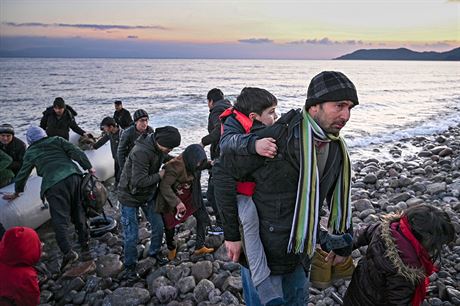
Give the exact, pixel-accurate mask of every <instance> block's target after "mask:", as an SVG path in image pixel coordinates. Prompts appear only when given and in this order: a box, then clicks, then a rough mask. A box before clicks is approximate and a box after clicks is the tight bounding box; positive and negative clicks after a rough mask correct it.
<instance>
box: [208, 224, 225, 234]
mask: <svg viewBox="0 0 460 306" xmlns="http://www.w3.org/2000/svg"><path fill="white" fill-rule="evenodd" d="M208 234H209V235H223V234H224V229H223V228H222V226H219V225H212V226H210V227H209V228H208Z"/></svg>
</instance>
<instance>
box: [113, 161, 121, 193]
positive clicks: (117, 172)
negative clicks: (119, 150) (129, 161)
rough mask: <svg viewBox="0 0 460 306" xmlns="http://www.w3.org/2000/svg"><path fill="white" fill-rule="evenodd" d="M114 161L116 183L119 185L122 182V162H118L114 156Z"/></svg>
mask: <svg viewBox="0 0 460 306" xmlns="http://www.w3.org/2000/svg"><path fill="white" fill-rule="evenodd" d="M114 161H115V184H116V185H117V186H118V183H119V182H120V176H121V169H120V164H119V163H118V159H117V158H114Z"/></svg>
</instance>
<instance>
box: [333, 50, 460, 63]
mask: <svg viewBox="0 0 460 306" xmlns="http://www.w3.org/2000/svg"><path fill="white" fill-rule="evenodd" d="M336 59H337V60H395V61H460V48H455V49H452V50H450V51H446V52H434V51H430V52H417V51H412V50H409V49H406V48H399V49H360V50H356V51H355V52H353V53H350V54H346V55H342V56H340V57H338V58H336Z"/></svg>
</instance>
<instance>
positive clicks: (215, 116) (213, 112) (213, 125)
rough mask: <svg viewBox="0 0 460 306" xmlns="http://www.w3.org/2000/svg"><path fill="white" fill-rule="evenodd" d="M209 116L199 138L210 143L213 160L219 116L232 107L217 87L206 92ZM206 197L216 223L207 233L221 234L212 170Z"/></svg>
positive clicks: (218, 130)
mask: <svg viewBox="0 0 460 306" xmlns="http://www.w3.org/2000/svg"><path fill="white" fill-rule="evenodd" d="M207 100H208V107H209V116H208V135H206V136H204V137H203V138H201V145H202V146H203V147H206V146H207V145H211V149H210V152H211V160H215V159H216V158H218V157H219V154H220V152H219V151H220V150H219V141H220V134H221V122H220V118H219V116H220V115H221V114H222V113H223V112H224V111H225V110H226V109H227V108H229V107H232V104H231V103H230V101H228V100H227V99H225V98H224V93H223V92H222V90H220V89H219V88H213V89H211V90H210V91H209V92H208V95H207ZM206 199H207V200H208V203H209V204H211V207H212V209H213V211H214V214H215V216H216V225H214V226H211V227H210V228H209V230H208V233H209V234H212V235H221V234H223V229H222V218H221V217H220V212H219V209H218V207H217V205H216V200H215V197H214V185H213V181H212V172H211V171H209V179H208V190H207V191H206Z"/></svg>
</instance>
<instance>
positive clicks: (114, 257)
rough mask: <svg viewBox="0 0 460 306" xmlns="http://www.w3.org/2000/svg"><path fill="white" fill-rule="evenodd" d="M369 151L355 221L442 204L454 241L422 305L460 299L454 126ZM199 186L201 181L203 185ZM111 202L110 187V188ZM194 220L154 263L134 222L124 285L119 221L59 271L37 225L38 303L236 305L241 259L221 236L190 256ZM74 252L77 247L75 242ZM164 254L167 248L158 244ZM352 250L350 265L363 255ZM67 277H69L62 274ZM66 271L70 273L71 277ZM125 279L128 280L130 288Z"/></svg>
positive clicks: (356, 192) (330, 298)
mask: <svg viewBox="0 0 460 306" xmlns="http://www.w3.org/2000/svg"><path fill="white" fill-rule="evenodd" d="M373 149H379V152H376V151H374V153H375V156H371V157H368V156H365V157H363V158H357V157H358V156H359V154H353V155H352V156H351V159H352V167H353V171H354V177H353V179H352V204H353V222H354V224H355V227H358V226H363V225H364V224H368V223H373V222H376V221H378V220H379V218H380V217H381V216H382V215H386V214H388V213H391V212H395V211H397V210H401V209H405V208H407V207H409V206H412V205H415V204H418V203H421V202H425V203H429V204H432V205H436V206H439V207H442V208H443V209H444V210H445V211H446V212H447V213H448V214H449V216H450V217H451V219H452V222H453V223H454V227H455V230H456V234H457V239H456V241H455V243H453V244H452V245H450V246H448V247H446V248H445V249H444V252H443V254H442V267H441V269H440V271H439V272H437V273H435V274H433V275H432V276H431V277H430V279H431V281H432V282H431V284H430V287H429V288H428V295H427V299H426V300H425V302H424V304H423V305H441V304H442V305H458V304H457V303H460V218H459V216H460V200H459V198H460V124H457V125H456V126H453V127H450V128H448V129H447V130H445V131H444V132H441V133H437V134H432V135H429V136H416V137H412V138H407V139H402V140H399V141H395V142H390V143H385V144H382V147H381V148H373ZM203 188H204V189H205V188H206V186H203ZM109 190H110V199H111V200H112V202H113V203H114V204H115V203H117V201H116V193H115V192H113V188H112V187H109ZM116 207H117V205H115V208H113V209H112V208H110V207H108V206H106V213H107V215H110V216H114V217H115V218H116V219H117V220H118V221H119V213H118V211H117V208H116ZM194 225H195V220H194V219H193V218H189V220H187V221H186V222H185V223H184V224H182V225H180V226H179V229H178V231H177V234H176V237H177V238H176V241H177V243H178V252H177V259H176V260H175V261H173V262H171V263H170V264H168V265H166V266H163V267H158V265H156V263H155V260H154V259H153V258H149V257H146V251H145V250H147V249H148V243H149V242H148V240H149V238H148V237H149V231H148V229H147V227H146V222H145V221H142V222H141V223H140V226H139V228H140V230H139V240H140V243H139V244H138V252H139V255H140V258H141V259H140V261H139V263H138V266H137V270H138V272H139V274H140V275H141V276H142V279H141V281H139V282H137V283H134V284H127V283H126V281H124V280H122V279H121V275H122V271H123V266H122V262H121V261H120V258H121V256H122V254H123V248H122V243H123V240H122V237H121V230H120V226H118V229H119V230H118V232H117V233H106V234H104V235H103V236H102V237H99V238H92V239H90V249H91V255H92V257H93V259H92V260H89V261H86V262H84V263H82V262H79V263H76V264H75V265H74V266H72V267H71V268H70V269H69V270H67V271H65V273H64V276H63V275H62V274H61V273H60V272H59V267H60V261H61V259H62V255H61V254H60V252H59V250H58V248H57V245H56V242H55V240H54V233H53V232H52V230H51V228H50V225H49V222H48V223H46V224H45V225H44V226H42V227H40V228H39V229H38V230H37V231H38V233H39V235H40V238H41V239H42V241H43V242H45V246H44V254H43V256H42V259H41V261H40V264H39V267H40V268H41V269H44V270H45V271H47V274H48V275H47V280H46V281H44V282H42V283H41V285H40V288H41V291H42V293H41V303H42V305H58V304H59V305H62V304H64V303H73V304H76V305H81V304H90V305H102V304H104V305H138V304H144V305H169V306H174V305H230V304H234V305H241V304H243V301H242V285H241V278H240V276H239V265H238V264H236V263H232V262H228V261H226V254H225V249H224V247H220V248H219V245H220V244H221V243H222V237H220V236H208V237H207V239H206V244H207V245H208V246H210V247H216V252H214V253H213V254H208V255H204V256H194V255H193V249H194V247H193V245H194V235H195V226H194ZM76 249H77V250H79V249H78V248H76ZM162 250H163V252H165V254H166V252H167V250H166V246H163V247H162ZM361 251H363V250H361V249H360V250H355V251H354V252H353V254H352V257H353V259H354V261H355V263H356V262H357V261H358V259H359V258H360V257H361V256H362V253H361ZM65 276H67V277H65ZM69 276H70V277H69ZM348 283H349V281H344V280H337V281H335V282H334V283H333V286H331V287H329V288H327V289H324V290H322V291H321V290H319V289H316V288H313V287H310V304H309V305H340V299H341V297H343V295H344V292H345V291H346V287H347V285H348ZM128 285H130V286H128Z"/></svg>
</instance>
